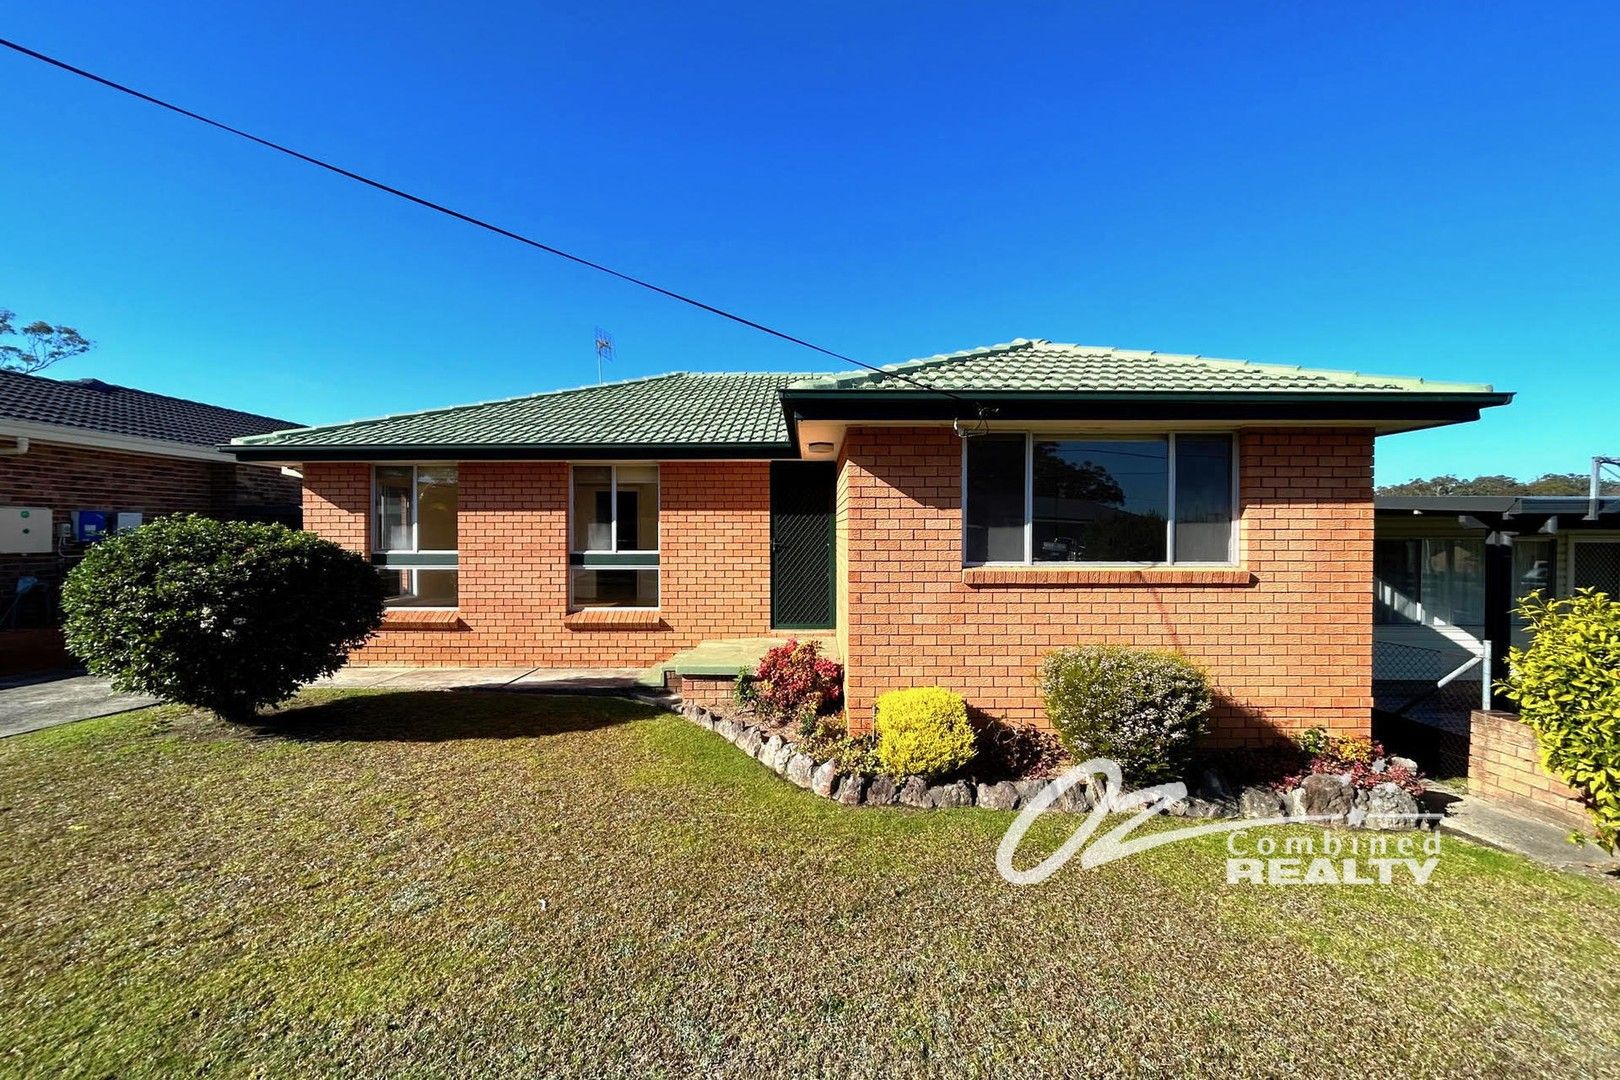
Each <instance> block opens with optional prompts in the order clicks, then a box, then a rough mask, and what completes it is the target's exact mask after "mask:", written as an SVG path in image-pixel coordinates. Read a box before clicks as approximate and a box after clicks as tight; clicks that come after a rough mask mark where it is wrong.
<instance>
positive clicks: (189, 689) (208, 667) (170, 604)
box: [62, 515, 383, 720]
mask: <svg viewBox="0 0 1620 1080" xmlns="http://www.w3.org/2000/svg"><path fill="white" fill-rule="evenodd" d="M62 609H63V613H64V616H65V619H64V622H63V632H64V634H65V636H66V639H67V646H68V649H69V650H70V651H71V652H72V653H73V654H74V655H75V656H77V657H78V658H79V659H80V660H82V661H84V663H85V666H86V667H88V668H89V669H90V671H91V672H93V673H94V674H97V675H104V676H108V677H110V678H111V679H112V682H113V686H114V687H115V688H117V689H119V690H124V691H131V692H135V693H141V694H151V695H153V696H154V697H159V698H162V699H164V700H165V701H177V702H180V703H182V704H185V705H193V706H197V707H199V708H205V709H211V710H213V711H214V712H215V713H218V714H219V715H220V716H222V717H224V718H226V719H228V720H246V719H249V718H251V717H252V715H253V713H254V711H255V710H256V709H258V708H259V707H260V706H263V705H273V704H275V703H276V702H278V701H283V700H285V699H286V698H288V697H291V696H292V694H293V693H295V692H296V691H297V690H298V688H299V687H300V686H301V685H303V684H304V683H307V682H310V681H312V680H314V679H317V678H320V677H321V676H322V675H328V674H331V673H332V672H334V671H336V670H337V669H338V668H340V667H342V666H343V663H344V661H345V660H346V659H347V657H348V653H349V650H350V649H352V648H354V647H355V646H357V645H359V644H360V643H362V642H363V641H365V639H366V638H367V637H369V636H370V635H371V633H372V631H374V630H375V629H376V628H377V626H378V625H379V624H380V623H381V622H382V609H383V586H382V579H381V578H380V577H378V575H377V572H376V571H375V570H374V569H373V568H372V567H371V566H370V564H368V563H367V562H366V561H365V560H364V559H363V558H361V557H360V556H358V555H356V554H354V553H353V552H350V551H345V550H344V549H343V548H340V547H338V546H337V545H336V544H334V543H332V542H330V541H328V540H322V539H320V538H319V537H317V536H315V535H313V534H311V533H304V532H295V531H293V530H292V529H288V528H286V527H285V526H282V525H257V524H249V523H246V522H233V521H215V520H213V519H211V518H203V517H195V516H190V515H186V516H176V517H164V518H159V519H157V520H156V521H153V522H151V523H150V524H147V525H143V526H141V527H140V528H138V529H134V530H131V531H130V532H125V533H119V534H117V535H116V536H112V537H110V538H108V539H106V540H102V541H100V542H99V543H97V544H95V545H94V546H92V547H91V548H90V549H89V550H88V551H86V552H85V555H84V558H83V560H81V561H80V563H79V565H78V566H76V567H74V568H73V571H72V572H71V573H70V574H68V577H67V581H66V582H65V583H64V584H63V587H62Z"/></svg>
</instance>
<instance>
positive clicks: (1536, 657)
mask: <svg viewBox="0 0 1620 1080" xmlns="http://www.w3.org/2000/svg"><path fill="white" fill-rule="evenodd" d="M1519 614H1520V615H1521V616H1522V617H1523V618H1524V620H1525V621H1526V623H1528V624H1529V630H1530V633H1531V635H1532V637H1531V644H1530V647H1529V648H1526V649H1519V648H1514V649H1510V650H1509V651H1508V670H1509V672H1510V673H1511V674H1509V676H1508V678H1507V681H1506V682H1505V683H1504V684H1503V685H1502V692H1503V694H1505V695H1506V696H1507V698H1508V699H1509V700H1511V701H1513V702H1515V703H1516V704H1517V705H1518V706H1519V716H1520V718H1521V719H1523V720H1524V722H1525V723H1527V724H1529V725H1530V726H1531V727H1532V728H1534V729H1535V732H1536V742H1537V744H1538V745H1539V746H1540V748H1541V761H1542V764H1544V765H1545V766H1546V767H1547V770H1548V771H1549V772H1551V773H1552V774H1553V775H1555V776H1557V777H1560V778H1561V779H1562V780H1563V781H1564V782H1565V783H1567V784H1569V785H1570V786H1571V787H1573V788H1575V789H1576V790H1577V791H1579V792H1581V793H1582V794H1583V795H1584V796H1585V798H1586V802H1587V806H1588V807H1589V809H1590V810H1591V812H1592V817H1593V820H1594V822H1595V824H1596V833H1597V839H1598V842H1599V843H1601V844H1603V845H1604V846H1606V847H1608V848H1610V849H1611V850H1613V849H1615V848H1616V847H1620V602H1616V601H1615V600H1611V599H1610V598H1609V597H1608V596H1607V595H1606V594H1604V593H1600V592H1593V591H1592V590H1591V589H1582V590H1581V591H1580V592H1578V593H1577V594H1576V595H1575V596H1572V597H1567V598H1565V599H1562V600H1544V599H1542V597H1541V594H1540V593H1531V594H1530V595H1529V596H1527V597H1525V598H1524V601H1523V603H1522V604H1521V605H1520V607H1519Z"/></svg>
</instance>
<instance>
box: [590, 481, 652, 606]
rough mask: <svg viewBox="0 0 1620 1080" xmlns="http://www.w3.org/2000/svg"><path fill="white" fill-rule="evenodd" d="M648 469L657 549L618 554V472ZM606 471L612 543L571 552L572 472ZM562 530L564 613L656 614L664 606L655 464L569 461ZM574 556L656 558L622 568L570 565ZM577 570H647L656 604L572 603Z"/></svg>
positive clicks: (628, 551)
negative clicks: (655, 580) (655, 510)
mask: <svg viewBox="0 0 1620 1080" xmlns="http://www.w3.org/2000/svg"><path fill="white" fill-rule="evenodd" d="M621 467H624V468H636V469H646V468H651V469H653V470H654V471H655V472H656V473H657V474H658V546H657V547H654V548H632V549H627V550H620V548H619V469H620V468H621ZM601 468H605V469H607V470H608V508H609V510H611V511H612V514H613V519H612V521H610V522H609V523H608V535H609V537H610V541H611V543H612V547H609V548H585V549H584V550H581V551H576V550H574V507H575V505H576V504H575V502H574V470H575V469H601ZM565 527H566V528H567V530H568V569H567V578H568V580H567V583H566V588H567V589H568V610H569V611H659V610H661V609H662V607H663V603H664V568H663V566H662V561H663V552H662V548H663V546H664V469H663V466H661V465H660V464H659V463H658V462H656V461H570V462H569V463H568V520H567V522H566V525H565ZM575 555H581V556H584V555H655V556H658V558H657V559H656V560H655V561H653V562H651V563H649V564H647V565H645V566H636V565H633V564H631V565H624V566H580V567H576V566H575V565H574V556H575ZM576 569H580V570H637V571H640V570H651V571H653V572H654V573H655V574H657V575H658V603H657V604H655V605H653V606H652V607H608V606H606V605H600V604H588V605H581V604H576V603H575V602H574V571H575V570H576Z"/></svg>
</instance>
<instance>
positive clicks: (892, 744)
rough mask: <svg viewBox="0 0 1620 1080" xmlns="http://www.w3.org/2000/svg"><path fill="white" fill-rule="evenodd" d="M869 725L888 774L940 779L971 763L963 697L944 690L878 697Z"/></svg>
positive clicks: (935, 688)
mask: <svg viewBox="0 0 1620 1080" xmlns="http://www.w3.org/2000/svg"><path fill="white" fill-rule="evenodd" d="M872 726H873V729H874V731H875V732H876V734H877V759H878V763H879V764H880V765H881V766H882V767H883V771H884V772H886V773H888V774H890V775H891V776H906V775H912V776H921V777H923V778H924V779H927V778H929V777H934V776H944V775H945V774H946V773H951V772H955V771H956V770H957V769H960V768H961V767H962V766H964V765H966V764H967V763H968V762H969V761H972V760H973V749H974V747H973V725H971V724H969V723H968V716H967V705H966V703H965V702H963V701H962V697H961V695H959V694H953V693H951V692H950V691H949V690H946V689H943V688H942V687H938V686H919V687H915V688H913V689H911V690H890V691H889V692H888V693H886V694H880V695H878V699H877V717H876V719H875V720H874V721H873V725H872Z"/></svg>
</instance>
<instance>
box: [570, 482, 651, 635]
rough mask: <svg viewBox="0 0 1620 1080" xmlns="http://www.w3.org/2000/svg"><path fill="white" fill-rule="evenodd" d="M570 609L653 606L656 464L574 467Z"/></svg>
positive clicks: (571, 502)
mask: <svg viewBox="0 0 1620 1080" xmlns="http://www.w3.org/2000/svg"><path fill="white" fill-rule="evenodd" d="M570 479H571V491H570V494H569V517H570V520H569V525H568V606H569V607H570V608H574V609H578V608H589V607H619V608H656V607H657V606H658V592H659V580H658V577H659V573H658V466H657V465H575V466H574V467H573V469H572V471H571V476H570Z"/></svg>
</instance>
